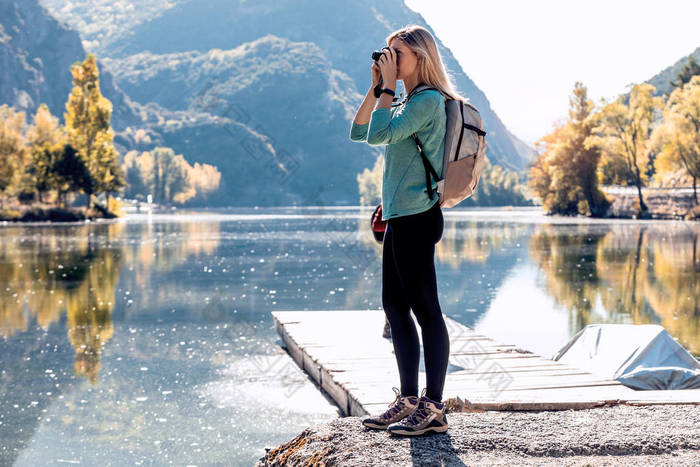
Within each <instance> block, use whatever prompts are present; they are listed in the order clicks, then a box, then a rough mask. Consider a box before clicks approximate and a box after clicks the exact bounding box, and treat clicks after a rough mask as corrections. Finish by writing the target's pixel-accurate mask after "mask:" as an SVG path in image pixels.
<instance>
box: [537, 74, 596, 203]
mask: <svg viewBox="0 0 700 467" xmlns="http://www.w3.org/2000/svg"><path fill="white" fill-rule="evenodd" d="M592 111H593V103H592V102H591V101H590V100H589V99H588V92H587V89H586V87H585V86H584V85H583V84H581V83H579V82H577V83H576V84H575V86H574V90H573V92H572V95H571V97H570V98H569V119H568V120H567V121H566V122H563V123H561V124H559V125H558V126H557V127H556V128H555V129H554V131H553V132H552V133H550V134H549V135H547V136H545V137H543V138H541V139H540V140H539V141H537V143H536V146H537V147H538V148H540V150H542V153H541V154H540V156H539V157H538V158H537V159H536V160H535V162H534V163H533V164H532V166H531V167H530V172H529V180H528V183H529V186H530V189H531V190H532V191H533V192H534V193H536V194H537V196H539V197H540V198H541V199H542V205H543V207H544V209H545V210H546V211H547V212H549V213H551V214H564V215H576V214H586V215H592V216H602V215H604V214H605V211H606V210H607V208H608V206H609V202H608V200H607V199H606V198H605V195H603V193H602V192H601V191H600V189H599V187H598V177H597V167H598V161H599V160H600V151H599V149H598V148H597V147H596V146H595V145H590V144H589V140H590V138H591V136H592V135H593V133H592V131H593V127H594V122H593V120H592V119H591V112H592Z"/></svg>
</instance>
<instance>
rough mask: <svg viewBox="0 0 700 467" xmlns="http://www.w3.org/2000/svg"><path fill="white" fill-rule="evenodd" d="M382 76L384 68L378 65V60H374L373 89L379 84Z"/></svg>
mask: <svg viewBox="0 0 700 467" xmlns="http://www.w3.org/2000/svg"><path fill="white" fill-rule="evenodd" d="M381 77H382V70H381V68H379V65H377V62H375V61H374V60H372V89H374V87H375V86H376V85H377V84H379V80H380V78H381Z"/></svg>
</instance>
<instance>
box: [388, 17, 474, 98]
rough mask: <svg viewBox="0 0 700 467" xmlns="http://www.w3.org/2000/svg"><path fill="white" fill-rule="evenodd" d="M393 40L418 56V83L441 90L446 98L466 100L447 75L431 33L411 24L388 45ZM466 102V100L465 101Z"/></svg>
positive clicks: (398, 31)
mask: <svg viewBox="0 0 700 467" xmlns="http://www.w3.org/2000/svg"><path fill="white" fill-rule="evenodd" d="M393 39H398V40H400V41H401V42H403V43H404V44H405V45H406V47H408V48H409V49H410V50H411V51H412V52H413V53H414V54H416V55H417V56H418V63H417V65H416V66H417V67H418V83H419V84H420V83H425V84H427V85H428V86H432V87H434V88H437V89H439V90H440V91H441V92H442V93H443V94H446V96H445V97H446V98H447V99H450V98H453V99H465V98H464V97H463V96H462V95H460V94H459V92H457V89H456V88H455V86H454V84H452V80H451V79H450V77H449V76H448V74H447V70H446V69H445V65H443V63H442V58H441V57H440V52H439V51H438V48H437V44H436V43H435V38H434V37H433V35H432V34H430V31H428V30H427V29H425V28H424V27H423V26H419V25H417V24H409V25H408V26H404V27H403V28H401V29H398V30H396V31H394V32H392V33H391V34H389V36H388V37H387V38H386V44H387V45H389V43H390V42H391V41H392V40H393ZM465 100H466V99H465Z"/></svg>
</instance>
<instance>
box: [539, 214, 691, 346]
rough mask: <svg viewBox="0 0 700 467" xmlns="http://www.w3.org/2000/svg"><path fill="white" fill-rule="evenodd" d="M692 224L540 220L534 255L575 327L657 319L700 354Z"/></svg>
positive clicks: (643, 322)
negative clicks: (554, 222)
mask: <svg viewBox="0 0 700 467" xmlns="http://www.w3.org/2000/svg"><path fill="white" fill-rule="evenodd" d="M699 232H700V228H699V227H698V225H696V224H692V223H657V224H651V223H644V224H638V225H634V224H629V223H623V224H612V225H605V224H588V225H578V226H573V227H568V228H567V227H563V226H553V225H539V226H537V228H536V229H535V232H534V234H533V236H532V241H531V242H530V254H531V257H532V259H533V260H534V261H535V263H536V264H537V265H538V266H539V267H540V268H541V269H542V270H543V271H544V274H545V278H546V288H547V291H548V292H549V294H551V296H552V297H553V298H554V300H555V302H556V303H557V304H558V305H561V306H563V307H564V308H566V309H567V310H569V313H570V317H571V322H572V328H573V329H576V330H578V329H580V328H582V327H583V326H585V325H587V324H591V323H634V324H647V323H656V324H660V325H662V326H663V327H664V328H665V329H666V330H667V331H668V332H669V333H670V334H671V335H672V336H674V337H675V338H677V339H678V340H679V341H680V342H681V344H682V345H683V346H685V347H686V348H687V349H688V350H689V351H690V352H691V353H693V354H694V355H698V354H700V330H699V323H700V307H699V305H700V304H699V300H700V260H699V259H698V254H697V250H698V236H699V235H698V234H699Z"/></svg>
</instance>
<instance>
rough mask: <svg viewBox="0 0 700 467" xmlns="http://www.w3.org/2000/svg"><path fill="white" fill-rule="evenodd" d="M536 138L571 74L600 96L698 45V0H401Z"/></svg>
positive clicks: (547, 127)
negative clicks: (403, 0) (660, 0)
mask: <svg viewBox="0 0 700 467" xmlns="http://www.w3.org/2000/svg"><path fill="white" fill-rule="evenodd" d="M405 3H406V5H407V6H408V7H409V8H411V9H412V10H414V11H416V12H418V13H420V14H421V15H422V16H423V18H424V19H425V21H426V22H427V23H428V24H429V25H430V26H431V27H432V29H433V31H434V32H435V34H436V35H437V36H438V37H439V38H440V40H441V41H442V42H443V44H445V46H447V47H448V48H449V49H450V50H451V51H452V53H453V54H454V56H455V57H456V58H457V61H459V63H460V65H461V66H462V68H463V69H464V71H465V72H466V74H467V75H468V76H469V77H470V78H471V79H472V80H473V81H474V82H475V83H476V85H477V86H478V87H479V88H480V89H481V90H482V91H484V93H485V94H486V97H487V98H488V99H489V102H490V103H491V107H492V108H493V109H494V110H495V111H496V113H497V114H498V116H499V117H500V118H501V120H502V121H503V123H504V124H505V125H506V127H507V128H508V129H509V130H510V131H511V132H512V133H514V134H515V135H516V136H517V137H518V138H520V139H521V140H523V141H525V142H526V143H529V144H533V143H534V141H535V140H537V139H539V138H540V137H542V136H544V135H546V134H547V133H549V132H550V131H551V130H552V128H553V125H554V123H555V122H556V121H557V120H559V119H563V118H566V117H567V112H568V105H569V95H570V94H571V91H572V89H573V87H574V83H575V82H576V81H581V82H582V83H583V84H584V85H585V86H586V87H587V88H588V95H589V98H591V99H593V101H594V102H595V103H596V104H598V103H599V102H600V100H601V99H602V98H604V99H607V100H612V99H614V98H615V97H617V96H618V95H619V94H622V93H624V92H626V91H627V90H628V88H627V86H628V85H629V84H632V83H641V82H643V81H646V80H648V79H649V78H651V77H652V76H654V75H655V74H656V73H658V72H659V71H661V70H663V69H664V68H666V67H668V66H671V65H673V64H674V63H675V62H677V61H678V60H679V59H681V58H682V57H684V56H686V55H689V54H690V53H692V52H693V51H694V50H695V49H696V48H697V47H700V1H697V0H665V1H664V2H658V1H655V2H652V1H648V0H636V1H630V0H607V1H601V0H588V1H585V2H581V1H573V0H558V1H556V0H488V1H484V0H480V1H474V0H453V1H449V0H405Z"/></svg>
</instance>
